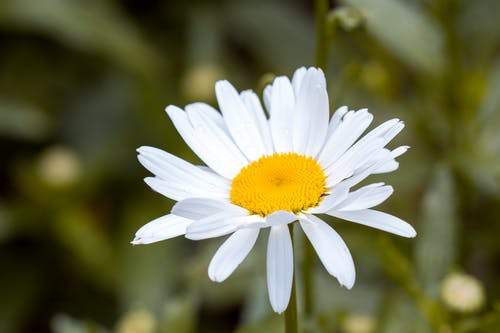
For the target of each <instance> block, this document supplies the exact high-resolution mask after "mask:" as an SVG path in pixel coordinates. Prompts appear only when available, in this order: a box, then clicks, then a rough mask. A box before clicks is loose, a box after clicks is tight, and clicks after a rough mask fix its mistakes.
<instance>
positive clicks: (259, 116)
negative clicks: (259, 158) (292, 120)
mask: <svg viewBox="0 0 500 333" xmlns="http://www.w3.org/2000/svg"><path fill="white" fill-rule="evenodd" d="M240 96H241V99H242V100H243V103H245V106H246V108H247V109H248V110H249V111H250V112H251V113H252V115H253V116H254V118H255V123H256V124H257V126H258V128H259V132H260V138H261V139H262V141H263V143H264V146H265V151H266V154H267V155H271V154H272V153H274V147H273V139H272V137H271V129H270V128H269V121H268V120H267V118H266V114H265V113H264V110H263V109H262V105H261V104H260V101H259V98H258V97H257V95H256V94H255V93H254V92H253V91H251V90H245V91H242V92H241V94H240Z"/></svg>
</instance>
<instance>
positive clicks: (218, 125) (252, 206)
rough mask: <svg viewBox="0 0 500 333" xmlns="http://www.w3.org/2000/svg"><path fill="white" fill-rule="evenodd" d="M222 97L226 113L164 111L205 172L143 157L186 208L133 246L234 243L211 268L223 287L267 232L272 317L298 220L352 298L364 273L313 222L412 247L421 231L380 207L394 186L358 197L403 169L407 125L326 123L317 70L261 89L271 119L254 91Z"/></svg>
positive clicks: (278, 307)
mask: <svg viewBox="0 0 500 333" xmlns="http://www.w3.org/2000/svg"><path fill="white" fill-rule="evenodd" d="M215 91H216V96H217V100H218V103H219V107H220V110H221V113H219V112H218V111H217V110H216V109H214V108H212V107H211V106H209V105H207V104H203V103H194V104H190V105H187V106H186V107H185V110H182V109H180V108H178V107H176V106H168V107H167V109H166V111H167V113H168V115H169V116H170V119H171V120H172V122H173V123H174V126H175V127H176V129H177V130H178V132H179V134H180V135H181V136H182V138H183V139H184V141H185V142H186V143H187V144H188V145H189V147H190V148H191V149H192V150H193V151H194V153H195V154H196V155H198V157H200V159H201V160H202V161H203V162H204V163H205V164H206V166H195V165H193V164H190V163H188V162H186V161H184V160H182V159H179V158H177V157H175V156H173V155H171V154H169V153H167V152H164V151H162V150H159V149H156V148H152V147H141V148H139V149H138V152H139V156H138V158H139V161H140V162H141V163H142V164H143V165H144V166H145V167H146V168H147V169H148V170H149V171H151V172H152V173H153V174H154V175H155V177H148V178H146V179H145V181H146V183H147V184H148V185H149V186H150V187H151V188H152V189H153V190H155V191H157V192H159V193H161V194H163V195H165V196H166V197H168V198H171V199H173V200H176V201H178V202H177V204H176V205H175V206H174V207H173V209H172V212H171V214H168V215H165V216H162V217H160V218H158V219H156V220H154V221H152V222H150V223H148V224H146V225H145V226H143V227H142V228H141V229H139V230H138V231H137V233H136V237H135V238H134V240H133V241H132V243H133V244H147V243H152V242H156V241H160V240H164V239H167V238H171V237H175V236H180V235H185V236H186V237H187V238H189V239H193V240H200V239H207V238H212V237H219V236H225V235H230V236H229V237H228V238H227V240H226V241H225V242H224V243H223V244H222V245H221V247H220V248H219V249H218V250H217V252H216V253H215V255H214V257H213V259H212V261H211V262H210V265H209V268H208V275H209V277H210V279H212V280H213V281H217V282H222V281H224V280H225V279H226V278H227V277H229V275H231V273H232V272H233V271H234V270H235V269H236V268H237V267H238V265H239V264H240V263H241V262H242V261H243V260H244V259H245V257H246V256H247V255H248V253H249V252H250V250H251V249H252V247H253V245H254V244H255V241H256V240H257V237H258V235H259V233H260V231H261V229H266V228H269V229H270V232H269V238H268V247H267V284H268V292H269V299H270V302H271V305H272V307H273V309H274V311H276V312H278V313H281V312H283V311H284V310H285V309H286V307H287V305H288V301H289V298H290V292H291V286H292V280H293V250H292V242H291V238H290V233H289V231H288V226H287V224H289V223H292V222H295V221H299V223H300V225H301V227H302V229H303V230H304V232H305V234H306V235H307V237H308V238H309V240H310V242H311V243H312V245H313V247H314V249H315V250H316V252H317V253H318V256H319V258H320V260H321V262H322V263H323V265H324V266H325V268H326V270H327V271H328V273H330V274H331V275H333V276H335V277H336V278H337V280H338V281H339V282H340V284H342V285H344V286H345V287H347V288H351V287H352V286H353V284H354V280H355V269H354V264H353V260H352V257H351V254H350V253H349V250H348V248H347V246H346V244H345V243H344V241H343V240H342V238H341V237H340V236H339V234H337V232H336V231H335V230H334V229H333V228H332V227H331V226H330V225H328V224H327V223H325V222H324V221H322V220H321V219H320V218H318V217H316V216H315V214H327V215H330V216H334V217H337V218H341V219H344V220H347V221H351V222H354V223H359V224H363V225H366V226H369V227H373V228H377V229H380V230H384V231H387V232H391V233H394V234H397V235H401V236H404V237H414V236H415V234H416V233H415V230H414V229H413V228H412V227H411V226H410V225H409V224H408V223H406V222H404V221H402V220H400V219H399V218H397V217H394V216H392V215H389V214H386V213H383V212H380V211H377V210H372V209H371V208H372V207H374V206H376V205H378V204H380V203H382V202H383V201H385V200H386V199H387V198H388V197H389V196H390V195H391V194H392V192H393V188H392V187H391V186H388V185H385V184H384V183H374V184H370V185H366V186H362V187H359V188H357V189H355V190H353V188H354V187H356V186H357V185H358V184H359V183H360V182H361V181H363V180H364V179H366V178H367V177H368V176H370V175H371V174H376V173H386V172H391V171H394V170H396V169H397V168H398V166H399V164H398V162H397V161H396V160H395V159H396V157H398V156H400V155H401V154H403V153H404V152H406V150H407V149H408V147H406V146H402V147H398V148H396V149H393V150H389V149H387V148H385V146H386V145H387V144H388V143H389V142H390V141H391V140H392V139H393V138H394V137H395V136H396V135H397V134H398V133H399V132H400V131H401V130H402V129H403V127H404V124H403V123H402V122H401V121H400V120H399V119H391V120H389V121H386V122H384V123H382V124H381V125H379V126H377V127H376V128H374V129H373V130H371V131H370V132H368V133H367V134H366V135H364V136H363V137H361V136H362V134H363V133H364V132H365V131H366V129H367V128H368V127H369V126H370V124H371V122H372V120H373V116H372V114H370V113H369V112H368V110H366V109H361V110H358V111H349V109H348V108H347V107H345V106H344V107H341V108H339V109H337V110H336V111H335V113H334V114H333V116H332V117H331V119H329V102H328V94H327V91H326V81H325V77H324V75H323V72H322V71H321V70H320V69H316V68H312V67H311V68H309V69H306V68H304V67H302V68H300V69H298V70H297V71H296V72H295V74H294V75H293V79H292V80H291V81H290V80H289V79H288V78H287V77H283V76H282V77H277V78H276V79H275V80H274V82H273V83H272V85H269V86H268V87H266V89H265V90H264V104H265V107H266V110H267V114H266V113H265V112H264V108H263V107H262V105H261V102H260V100H259V98H258V97H257V95H255V93H253V92H252V91H249V90H247V91H243V92H241V93H238V92H237V91H236V89H235V88H234V87H233V86H232V85H231V84H230V83H229V82H227V81H219V82H217V83H216V85H215Z"/></svg>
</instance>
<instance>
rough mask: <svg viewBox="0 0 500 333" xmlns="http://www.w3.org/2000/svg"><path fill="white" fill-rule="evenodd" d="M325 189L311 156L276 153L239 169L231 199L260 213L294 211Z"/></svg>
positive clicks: (320, 171) (315, 199)
mask: <svg viewBox="0 0 500 333" xmlns="http://www.w3.org/2000/svg"><path fill="white" fill-rule="evenodd" d="M325 191H326V176H325V174H324V172H323V169H322V168H321V166H320V165H319V164H318V163H317V162H316V161H315V160H314V159H312V158H310V157H306V156H302V155H299V154H296V153H286V154H283V153H280V154H273V155H270V156H263V157H261V158H259V159H258V160H256V161H253V162H252V163H250V164H249V165H247V166H246V167H244V168H243V169H241V171H240V173H239V174H238V175H237V176H236V177H235V178H234V179H233V182H232V185H231V202H232V203H233V204H235V205H238V206H241V207H243V208H246V209H247V210H249V211H250V212H251V213H252V214H258V215H261V216H266V215H268V214H270V213H272V212H274V211H277V210H286V211H290V212H294V213H298V212H301V211H303V210H306V209H308V208H311V207H315V206H317V205H318V203H319V201H320V200H321V197H322V196H323V195H324V194H325Z"/></svg>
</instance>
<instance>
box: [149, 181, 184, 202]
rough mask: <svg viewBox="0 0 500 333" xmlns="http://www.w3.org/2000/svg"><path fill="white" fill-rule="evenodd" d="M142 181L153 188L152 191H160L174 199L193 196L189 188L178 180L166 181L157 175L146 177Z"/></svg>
mask: <svg viewBox="0 0 500 333" xmlns="http://www.w3.org/2000/svg"><path fill="white" fill-rule="evenodd" d="M144 182H145V183H146V184H147V185H148V186H149V187H151V189H153V191H155V192H158V193H160V194H161V195H164V196H166V197H167V198H170V199H172V200H175V201H179V200H184V199H186V198H190V197H192V196H193V193H192V192H191V191H190V189H186V186H184V185H183V184H180V183H178V182H167V181H164V180H163V179H161V178H158V177H146V178H144Z"/></svg>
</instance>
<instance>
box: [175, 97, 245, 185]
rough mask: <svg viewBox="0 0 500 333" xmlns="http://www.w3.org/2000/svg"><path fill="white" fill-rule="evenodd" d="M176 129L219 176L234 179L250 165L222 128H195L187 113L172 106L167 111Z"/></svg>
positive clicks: (202, 126)
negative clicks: (214, 129) (243, 168)
mask: <svg viewBox="0 0 500 333" xmlns="http://www.w3.org/2000/svg"><path fill="white" fill-rule="evenodd" d="M166 111H167V113H168V115H169V117H170V119H171V120H172V122H173V124H174V126H175V128H176V129H177V131H178V132H179V134H180V135H181V136H182V138H183V139H184V141H185V142H186V143H187V145H188V146H189V147H190V148H191V149H192V150H193V152H194V153H195V154H196V155H198V157H199V158H201V159H202V160H203V162H205V164H207V165H208V166H209V167H210V168H211V169H212V170H214V171H215V172H217V173H218V174H219V175H221V176H223V177H225V178H229V179H232V178H233V177H234V176H235V175H236V174H238V172H239V171H240V170H241V168H242V167H244V166H245V165H246V164H248V161H247V160H246V158H245V157H244V156H243V155H242V154H241V152H240V151H239V149H238V148H237V147H236V145H235V144H234V143H233V142H232V140H228V137H227V134H226V133H224V131H222V130H221V129H220V128H219V129H218V130H217V131H211V130H209V129H208V128H207V126H206V125H204V124H202V125H201V126H198V127H196V128H194V127H193V126H192V124H191V122H190V121H189V119H188V117H187V114H186V112H184V111H182V110H181V109H179V108H178V107H176V106H173V105H170V106H168V107H167V109H166Z"/></svg>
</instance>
